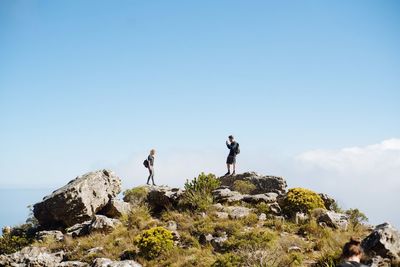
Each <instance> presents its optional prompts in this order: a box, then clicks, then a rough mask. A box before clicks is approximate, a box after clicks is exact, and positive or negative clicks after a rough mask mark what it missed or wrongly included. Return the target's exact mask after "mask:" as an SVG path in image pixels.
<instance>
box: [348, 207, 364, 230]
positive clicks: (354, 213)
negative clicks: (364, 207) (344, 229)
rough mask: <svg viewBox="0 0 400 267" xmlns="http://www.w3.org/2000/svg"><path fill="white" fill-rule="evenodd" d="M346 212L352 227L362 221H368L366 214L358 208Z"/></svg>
mask: <svg viewBox="0 0 400 267" xmlns="http://www.w3.org/2000/svg"><path fill="white" fill-rule="evenodd" d="M346 214H347V215H348V216H349V221H350V223H351V224H352V225H353V227H357V226H358V225H360V224H362V223H365V222H368V218H367V216H366V215H365V214H364V213H362V212H361V211H360V210H359V209H349V210H347V211H346Z"/></svg>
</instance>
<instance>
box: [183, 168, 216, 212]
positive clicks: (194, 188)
mask: <svg viewBox="0 0 400 267" xmlns="http://www.w3.org/2000/svg"><path fill="white" fill-rule="evenodd" d="M220 184H221V182H220V181H219V180H218V179H217V178H216V177H215V175H214V174H207V175H206V174H204V173H201V174H200V175H199V176H198V177H197V178H193V180H191V181H188V180H187V181H186V183H185V192H184V193H183V195H182V197H181V199H180V202H179V205H180V206H182V207H185V208H190V209H192V210H200V211H204V210H206V209H207V208H208V207H209V206H210V205H211V204H212V203H213V197H212V191H213V190H215V189H216V188H218V187H219V186H220Z"/></svg>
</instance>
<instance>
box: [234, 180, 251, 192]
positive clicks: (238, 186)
mask: <svg viewBox="0 0 400 267" xmlns="http://www.w3.org/2000/svg"><path fill="white" fill-rule="evenodd" d="M255 189H256V186H255V185H254V184H252V183H251V182H249V181H243V180H236V181H235V182H234V183H233V190H235V191H238V192H240V193H242V194H250V193H251V192H252V191H254V190H255Z"/></svg>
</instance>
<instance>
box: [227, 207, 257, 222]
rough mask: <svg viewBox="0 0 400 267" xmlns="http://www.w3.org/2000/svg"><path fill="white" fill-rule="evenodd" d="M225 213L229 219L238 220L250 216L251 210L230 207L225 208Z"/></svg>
mask: <svg viewBox="0 0 400 267" xmlns="http://www.w3.org/2000/svg"><path fill="white" fill-rule="evenodd" d="M225 211H226V212H228V214H229V217H230V218H231V219H240V218H244V217H247V216H248V215H249V214H250V211H251V209H249V208H246V207H241V206H230V207H226V208H225Z"/></svg>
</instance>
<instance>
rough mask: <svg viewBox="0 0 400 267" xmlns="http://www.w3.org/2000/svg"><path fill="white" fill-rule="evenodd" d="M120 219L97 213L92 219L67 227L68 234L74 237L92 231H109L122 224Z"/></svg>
mask: <svg viewBox="0 0 400 267" xmlns="http://www.w3.org/2000/svg"><path fill="white" fill-rule="evenodd" d="M120 224H121V222H120V221H119V220H118V219H111V218H108V217H106V216H103V215H96V216H95V217H94V218H93V219H92V220H89V221H86V222H83V223H79V224H75V225H74V226H72V227H70V228H67V229H66V232H67V235H69V236H72V237H78V236H84V235H88V234H91V233H109V232H111V231H112V230H113V229H114V228H115V227H117V226H118V225H120Z"/></svg>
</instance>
